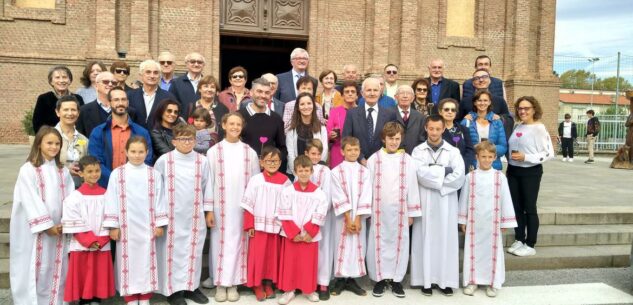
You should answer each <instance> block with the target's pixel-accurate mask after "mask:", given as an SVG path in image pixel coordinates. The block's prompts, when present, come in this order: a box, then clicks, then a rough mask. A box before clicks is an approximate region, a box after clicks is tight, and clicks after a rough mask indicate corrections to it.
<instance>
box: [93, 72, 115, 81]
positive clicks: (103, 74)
mask: <svg viewBox="0 0 633 305" xmlns="http://www.w3.org/2000/svg"><path fill="white" fill-rule="evenodd" d="M108 75H110V76H112V77H113V78H114V74H112V73H110V71H103V72H100V73H99V74H97V77H95V82H97V83H98V82H100V81H102V80H103V79H104V78H105V77H106V76H108Z"/></svg>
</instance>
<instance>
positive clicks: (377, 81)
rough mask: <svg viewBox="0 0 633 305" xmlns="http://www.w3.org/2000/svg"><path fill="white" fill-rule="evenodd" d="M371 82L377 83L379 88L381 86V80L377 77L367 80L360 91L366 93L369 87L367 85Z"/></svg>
mask: <svg viewBox="0 0 633 305" xmlns="http://www.w3.org/2000/svg"><path fill="white" fill-rule="evenodd" d="M369 82H376V84H377V85H378V86H380V80H379V79H377V78H376V77H368V78H366V79H365V80H364V81H363V84H362V85H361V87H360V90H361V91H365V87H366V86H367V84H368V83H369Z"/></svg>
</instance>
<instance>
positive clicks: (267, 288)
mask: <svg viewBox="0 0 633 305" xmlns="http://www.w3.org/2000/svg"><path fill="white" fill-rule="evenodd" d="M264 292H265V293H266V298H267V299H274V298H276V297H277V295H275V289H273V283H271V282H266V283H264Z"/></svg>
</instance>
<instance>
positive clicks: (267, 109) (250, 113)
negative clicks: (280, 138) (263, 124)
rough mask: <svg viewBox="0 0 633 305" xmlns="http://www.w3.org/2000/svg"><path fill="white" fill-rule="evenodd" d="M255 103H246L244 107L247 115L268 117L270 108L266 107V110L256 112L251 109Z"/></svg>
mask: <svg viewBox="0 0 633 305" xmlns="http://www.w3.org/2000/svg"><path fill="white" fill-rule="evenodd" d="M254 103H255V101H253V102H250V103H248V105H247V106H246V110H248V115H250V116H253V115H255V114H258V113H264V114H266V115H268V116H270V108H268V107H266V110H265V111H264V112H257V111H255V110H254V109H253V104H254Z"/></svg>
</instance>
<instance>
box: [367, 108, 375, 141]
mask: <svg viewBox="0 0 633 305" xmlns="http://www.w3.org/2000/svg"><path fill="white" fill-rule="evenodd" d="M373 111H374V108H371V107H370V108H369V109H367V112H368V113H367V131H368V132H369V143H372V142H374V117H373V116H371V113H372V112H373Z"/></svg>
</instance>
